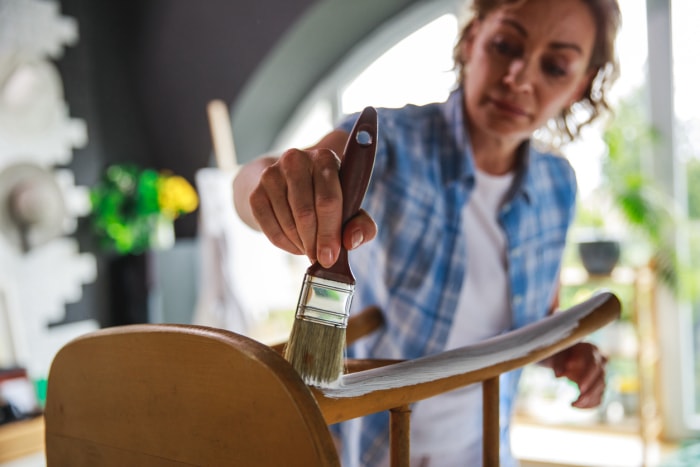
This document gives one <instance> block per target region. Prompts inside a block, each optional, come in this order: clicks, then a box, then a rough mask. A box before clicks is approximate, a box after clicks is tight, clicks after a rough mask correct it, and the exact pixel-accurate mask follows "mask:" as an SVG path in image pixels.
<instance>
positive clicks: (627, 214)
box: [600, 95, 679, 291]
mask: <svg viewBox="0 0 700 467" xmlns="http://www.w3.org/2000/svg"><path fill="white" fill-rule="evenodd" d="M640 97H641V96H640V95H633V96H632V97H631V98H628V99H627V100H623V101H621V102H620V104H619V105H618V106H617V107H616V110H615V116H614V118H613V119H612V120H610V122H609V123H608V125H607V126H606V128H605V130H604V133H603V140H604V142H605V144H606V147H607V155H606V157H605V159H604V161H603V165H602V183H601V187H600V190H601V191H602V192H603V193H602V194H600V196H604V197H607V198H608V199H609V200H610V203H611V206H612V208H613V209H614V210H615V215H616V216H618V217H619V218H620V219H621V220H622V221H623V222H624V224H625V227H626V232H625V241H624V247H625V248H626V249H628V250H632V251H633V253H636V255H637V258H641V260H642V261H644V262H645V263H647V264H649V265H650V266H651V267H652V268H653V269H654V271H655V273H656V275H657V277H658V278H659V279H660V281H661V282H662V283H664V284H666V285H667V286H669V287H670V288H671V289H672V290H674V291H677V290H678V285H679V283H678V261H677V257H676V254H675V243H674V242H675V237H674V236H675V229H676V228H677V223H678V218H677V216H676V213H675V210H674V205H675V203H674V202H673V200H672V199H671V198H670V196H668V195H666V194H665V193H663V191H662V190H661V189H659V187H657V186H656V184H655V182H654V180H653V179H652V178H651V177H650V176H648V175H647V172H648V171H645V167H644V164H645V161H646V160H648V159H649V157H650V154H649V151H650V150H651V149H652V148H653V147H654V145H655V144H656V143H657V142H658V139H659V134H658V132H657V131H656V130H655V129H654V128H653V127H652V126H651V125H649V124H648V123H647V122H646V121H645V120H644V117H643V116H644V112H643V109H642V108H641V107H642V102H643V101H642V99H641V98H640ZM613 217H614V216H613Z"/></svg>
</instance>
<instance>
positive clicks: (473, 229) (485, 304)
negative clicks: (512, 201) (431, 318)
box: [411, 170, 513, 467]
mask: <svg viewBox="0 0 700 467" xmlns="http://www.w3.org/2000/svg"><path fill="white" fill-rule="evenodd" d="M512 182H513V174H512V173H509V174H506V175H500V176H494V175H490V174H487V173H484V172H481V171H479V170H477V171H476V185H475V188H474V191H473V192H472V197H471V199H470V201H469V202H468V203H467V205H466V206H465V208H464V211H463V214H462V222H463V223H464V226H465V231H466V232H467V235H466V242H467V252H468V258H467V271H466V280H465V283H464V286H463V287H462V291H461V294H460V297H459V300H458V305H457V311H456V313H455V316H454V321H453V323H452V327H451V329H450V334H449V336H448V339H447V343H446V346H445V350H448V349H454V348H457V347H462V346H464V345H468V344H472V343H475V342H478V341H481V340H484V339H486V338H489V337H493V336H495V335H498V334H501V333H503V332H505V331H507V330H508V329H510V326H511V310H510V301H509V299H508V297H509V295H510V294H509V292H508V271H507V268H506V238H505V234H504V233H503V230H502V229H501V226H500V225H499V223H498V212H499V210H500V207H501V206H502V204H503V201H504V198H505V196H506V195H507V193H508V190H509V189H510V187H511V184H512ZM481 406H482V404H481V385H478V384H472V385H470V386H467V387H464V388H461V389H457V390H455V391H451V392H449V393H445V394H441V395H439V396H436V397H433V398H431V399H427V400H425V401H421V402H418V403H417V404H416V406H415V408H414V410H413V415H412V419H411V457H412V458H422V457H425V456H427V457H430V456H431V455H439V456H441V461H440V467H448V465H453V464H452V463H450V461H448V460H447V459H446V458H447V457H450V455H451V453H454V456H452V457H454V465H459V466H465V465H481V439H482V422H481V420H482V416H481V408H482V407H481ZM466 453H468V456H469V459H465V458H464V457H465V456H466V455H467V454H466Z"/></svg>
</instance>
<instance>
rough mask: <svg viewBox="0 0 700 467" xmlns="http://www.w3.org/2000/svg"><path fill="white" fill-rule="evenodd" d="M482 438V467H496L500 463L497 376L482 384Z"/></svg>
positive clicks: (498, 389)
mask: <svg viewBox="0 0 700 467" xmlns="http://www.w3.org/2000/svg"><path fill="white" fill-rule="evenodd" d="M482 391H483V405H484V408H483V411H484V421H483V423H484V426H483V430H484V436H483V449H484V454H483V456H484V457H483V461H484V467H498V465H499V463H500V453H499V448H500V444H501V433H500V432H501V427H500V420H499V414H498V411H499V406H500V388H499V378H498V376H496V377H494V378H491V379H487V380H485V381H484V382H483V383H482Z"/></svg>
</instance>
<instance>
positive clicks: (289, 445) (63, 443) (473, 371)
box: [45, 292, 620, 467]
mask: <svg viewBox="0 0 700 467" xmlns="http://www.w3.org/2000/svg"><path fill="white" fill-rule="evenodd" d="M375 311H376V310H375ZM619 312H620V303H619V301H618V300H617V298H616V297H615V296H614V295H613V294H611V293H608V292H604V293H601V294H597V295H595V296H593V297H591V298H590V299H588V300H587V301H585V302H583V303H581V304H579V305H576V306H574V307H572V308H570V309H569V310H567V311H562V312H559V313H555V314H554V315H552V316H551V317H548V318H546V319H545V320H543V321H541V322H539V323H536V324H534V325H531V326H528V327H527V328H523V329H520V330H516V331H513V332H510V333H507V334H504V335H501V336H498V337H495V338H493V339H490V340H489V341H488V342H485V343H482V344H479V345H475V346H470V347H464V348H461V349H457V350H453V351H449V352H445V353H442V354H439V355H435V356H431V357H426V358H422V359H417V360H411V361H404V362H396V361H373V360H371V361H359V362H358V361H355V362H349V368H351V369H352V371H354V372H352V373H348V374H346V375H344V376H343V377H342V379H341V384H340V385H339V386H338V387H336V388H333V389H319V388H312V387H308V386H306V385H305V384H304V383H303V381H302V380H301V378H300V377H299V375H298V374H297V373H296V372H295V371H294V370H293V369H292V367H291V366H290V365H289V364H288V363H287V361H285V360H284V358H282V356H281V355H280V354H279V352H277V351H276V350H275V349H273V348H271V347H268V346H266V345H263V344H261V343H259V342H257V341H254V340H252V339H249V338H247V337H244V336H240V335H237V334H235V333H232V332H228V331H224V330H220V329H212V328H205V327H197V326H186V325H168V324H154V325H150V324H146V325H130V326H122V327H115V328H107V329H102V330H99V331H96V332H93V333H90V334H87V335H85V336H83V337H80V338H78V339H76V340H74V341H72V342H70V343H69V344H67V345H66V346H65V347H64V348H63V349H62V350H61V351H60V352H59V353H58V354H57V355H56V357H55V359H54V362H53V365H52V367H51V371H50V375H49V384H48V398H47V405H46V410H45V418H46V457H47V465H48V467H61V466H70V467H82V466H85V467H87V466H89V467H97V466H105V467H123V466H149V467H175V466H177V467H182V466H186V465H209V466H227V465H231V466H275V467H278V466H282V465H284V466H300V467H309V466H339V465H340V462H339V459H338V455H337V453H336V448H335V446H334V443H333V440H332V437H331V435H330V432H329V430H328V425H329V424H332V423H336V422H340V421H343V420H348V419H351V418H354V417H359V416H363V415H366V414H370V413H374V412H378V411H383V410H390V411H391V449H392V465H394V466H407V465H408V458H409V457H408V456H409V448H408V432H409V425H408V417H409V413H410V409H409V406H410V404H411V403H413V402H415V401H418V400H421V399H425V398H428V397H431V396H434V395H437V394H440V393H443V392H445V391H449V390H452V389H455V388H458V387H461V386H465V385H468V384H472V383H476V382H483V388H484V389H483V392H484V465H488V466H494V465H498V456H499V453H498V445H499V442H498V441H499V440H498V390H499V389H498V376H499V375H500V374H501V373H504V372H507V371H510V370H513V369H516V368H519V367H521V366H523V365H526V364H529V363H531V362H536V361H539V360H541V359H544V358H546V357H548V356H549V355H552V354H554V353H556V352H558V351H560V350H562V349H564V348H566V347H569V346H571V345H572V344H574V343H576V342H577V341H580V340H581V339H583V338H584V337H585V336H587V335H588V334H590V333H591V332H593V331H595V330H597V329H599V328H600V327H602V326H604V325H605V324H607V323H609V322H611V321H613V320H615V319H616V318H617V317H618V316H619ZM370 315H371V317H370V322H374V323H375V324H376V323H377V322H378V321H377V320H376V316H377V314H376V313H375V314H374V315H372V314H371V313H370ZM372 316H373V317H372ZM371 328H372V325H370V326H369V329H371ZM349 334H352V333H350V332H349Z"/></svg>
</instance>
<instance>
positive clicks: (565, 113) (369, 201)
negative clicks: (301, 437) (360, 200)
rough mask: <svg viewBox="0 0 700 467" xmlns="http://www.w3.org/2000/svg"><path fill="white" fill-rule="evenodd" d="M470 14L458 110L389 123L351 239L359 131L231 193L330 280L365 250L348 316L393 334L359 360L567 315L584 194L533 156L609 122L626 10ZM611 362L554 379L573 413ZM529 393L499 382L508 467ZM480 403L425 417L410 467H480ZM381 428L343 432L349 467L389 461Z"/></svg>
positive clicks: (416, 113)
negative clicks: (349, 155) (544, 135)
mask: <svg viewBox="0 0 700 467" xmlns="http://www.w3.org/2000/svg"><path fill="white" fill-rule="evenodd" d="M471 8H472V13H473V16H472V19H471V20H470V21H469V22H468V23H467V24H466V25H465V27H464V28H463V29H462V32H461V34H460V38H459V41H458V44H457V45H456V47H455V53H454V55H455V63H456V66H457V67H458V70H459V86H458V87H457V89H455V91H454V92H453V93H452V94H451V95H450V97H449V99H448V100H447V101H446V102H444V103H439V104H429V105H425V106H420V107H418V106H407V107H405V108H403V109H379V139H378V149H377V159H376V163H375V168H374V174H373V177H372V181H371V182H370V187H369V190H368V193H367V196H366V198H365V205H364V208H365V211H363V212H362V213H361V214H360V215H358V216H357V217H355V218H353V219H352V220H351V221H350V222H349V223H348V224H347V225H346V227H345V228H344V229H343V231H342V232H341V226H340V223H341V219H340V215H341V214H340V213H341V199H340V198H341V195H340V186H339V182H338V176H337V173H338V166H339V160H338V157H337V156H336V155H337V154H341V153H342V149H343V147H344V144H345V141H346V139H347V137H348V133H349V131H350V129H351V127H352V124H353V122H354V117H353V118H349V119H348V120H346V121H345V122H343V123H342V124H341V125H340V126H339V127H338V129H337V130H335V131H333V132H331V133H330V134H329V135H327V136H326V137H324V138H323V139H322V140H321V141H320V142H319V143H318V144H317V145H315V146H314V147H312V148H309V149H307V150H304V151H301V150H296V149H293V150H289V151H287V152H285V153H284V154H283V155H282V156H281V157H280V158H279V159H273V158H262V159H259V160H256V161H254V162H251V163H250V164H249V165H248V166H246V167H245V168H244V169H243V170H242V171H241V173H240V174H239V176H238V177H237V179H236V181H235V185H234V189H235V194H236V196H235V199H236V200H237V206H236V208H237V210H238V212H239V214H240V216H241V217H242V218H243V219H244V220H245V221H246V222H247V223H249V224H250V225H251V226H254V227H256V228H258V229H260V230H262V231H263V232H264V233H265V234H266V235H267V236H268V238H269V239H270V240H271V241H272V242H273V243H274V244H275V245H277V246H278V247H280V248H283V249H284V250H286V251H289V252H291V253H296V254H305V255H306V256H308V257H309V259H311V260H318V261H319V262H320V263H321V264H323V265H324V266H329V265H331V264H333V263H334V261H335V259H336V258H337V255H338V251H339V247H340V242H341V241H342V242H343V244H344V245H345V247H346V248H348V249H355V248H357V247H358V246H360V245H363V244H365V243H366V245H365V246H364V247H363V248H360V249H358V250H357V251H355V252H353V253H352V254H351V255H350V258H351V262H352V264H353V271H354V272H355V275H356V277H357V290H356V292H355V298H354V308H355V309H361V308H363V307H365V306H368V305H370V304H376V305H379V307H380V308H381V309H382V310H384V313H385V322H386V325H385V326H384V328H383V329H382V330H381V331H378V332H377V333H375V334H373V335H372V336H370V337H369V338H367V339H365V340H363V341H362V342H360V343H359V344H357V345H356V347H355V348H354V349H352V356H356V357H374V358H409V359H412V358H416V357H420V356H423V355H426V354H431V353H435V352H440V351H443V350H446V349H449V348H454V347H459V346H462V345H466V344H470V343H474V342H477V341H479V340H482V339H485V338H488V337H491V336H494V335H496V334H499V333H502V332H505V331H507V330H509V329H513V328H519V327H522V326H524V325H526V324H528V323H530V322H533V321H535V320H538V319H541V318H543V317H544V316H545V315H546V314H547V313H548V312H550V311H551V310H552V309H553V307H554V306H555V304H556V301H557V289H558V288H557V284H558V274H559V269H560V266H561V257H562V252H563V249H564V244H565V240H566V234H567V229H568V227H569V225H570V224H571V222H572V219H573V216H574V206H575V197H576V181H575V176H574V173H573V170H572V168H571V166H570V165H569V163H568V162H567V161H566V160H565V159H564V158H562V157H560V156H558V155H555V154H553V153H551V152H547V151H540V150H538V149H535V147H534V145H531V144H530V140H531V138H532V135H533V134H534V133H535V132H536V131H538V130H543V129H549V134H550V135H551V138H550V142H553V143H564V142H567V141H569V140H571V139H573V138H575V137H576V136H577V135H578V133H579V130H580V127H581V126H583V125H585V124H587V123H589V122H590V121H591V120H593V119H595V118H596V117H598V116H599V114H601V113H602V112H603V111H604V110H606V108H607V105H606V101H605V96H606V92H607V90H608V88H609V85H610V84H611V83H612V81H613V79H614V77H615V75H616V70H617V65H616V61H615V56H614V48H613V44H614V39H615V35H616V33H617V29H618V25H619V20H620V18H619V8H618V6H617V3H616V0H515V1H513V0H511V1H509V0H490V1H488V0H474V1H473V4H472V6H471ZM574 108H575V109H576V113H574V112H573V109H574ZM241 200H244V201H245V200H249V201H250V202H249V203H245V202H241ZM377 225H378V229H377ZM375 236H376V238H375ZM370 240H372V241H370ZM605 361H606V359H605V357H604V356H603V355H601V353H600V352H599V351H598V349H597V348H596V347H594V346H593V345H590V344H585V343H581V344H577V345H575V346H573V347H571V348H569V349H567V350H565V351H563V352H561V353H560V354H557V355H556V356H554V357H552V358H550V359H549V360H548V361H547V362H543V364H545V365H548V366H550V367H552V368H553V369H554V371H555V374H556V375H557V376H566V377H568V378H569V379H571V380H572V381H574V382H575V383H576V384H577V385H578V386H579V389H580V396H579V398H578V399H577V400H576V401H574V402H573V405H574V406H576V407H583V408H585V407H595V406H596V405H598V404H599V403H600V401H601V398H602V395H603V391H604V388H605V371H604V366H605ZM518 377H519V372H515V373H511V374H506V375H503V376H502V380H501V392H502V395H501V413H502V414H504V415H506V417H504V420H503V421H502V445H503V446H502V449H501V453H502V454H501V456H502V465H514V464H515V461H514V460H513V459H512V457H511V454H510V450H509V448H508V424H509V420H508V418H509V415H510V414H511V412H512V405H513V399H514V397H515V394H516V386H517V380H518ZM480 397H481V395H480V390H479V389H478V388H472V387H467V388H464V389H462V390H459V391H455V392H452V393H449V394H445V395H443V396H440V397H438V398H433V399H430V400H427V401H422V402H420V403H418V404H416V406H415V407H414V411H413V415H412V417H413V419H412V432H411V438H412V441H411V454H412V465H424V466H452V465H455V466H456V465H461V466H472V465H480V462H481V420H480V416H481V411H480V404H481V399H480ZM387 426H388V422H387V415H386V414H383V413H382V414H375V415H373V416H370V417H365V418H364V419H361V420H353V421H350V422H347V423H345V424H343V425H342V426H341V427H340V428H339V433H340V434H341V436H342V449H343V459H344V462H345V463H346V465H359V464H361V465H367V466H377V465H382V464H383V463H386V462H387V445H388V429H387Z"/></svg>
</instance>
